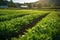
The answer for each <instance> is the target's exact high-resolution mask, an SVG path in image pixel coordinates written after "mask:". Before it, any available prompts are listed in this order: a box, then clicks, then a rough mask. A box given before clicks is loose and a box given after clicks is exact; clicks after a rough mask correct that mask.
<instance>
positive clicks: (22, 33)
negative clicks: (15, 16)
mask: <svg viewBox="0 0 60 40" xmlns="http://www.w3.org/2000/svg"><path fill="white" fill-rule="evenodd" d="M48 14H49V13H47V14H45V15H43V16H39V17H38V18H37V19H36V20H33V22H32V23H30V24H29V25H27V26H25V27H24V28H23V29H22V30H21V31H19V34H20V35H24V32H26V29H29V28H32V27H34V26H35V25H36V24H37V23H38V22H39V21H41V20H42V19H43V18H44V17H46V16H47V15H48Z"/></svg>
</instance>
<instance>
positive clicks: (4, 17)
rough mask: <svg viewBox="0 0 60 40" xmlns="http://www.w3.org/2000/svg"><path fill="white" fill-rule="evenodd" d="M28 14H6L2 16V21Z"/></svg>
mask: <svg viewBox="0 0 60 40" xmlns="http://www.w3.org/2000/svg"><path fill="white" fill-rule="evenodd" d="M25 15H28V14H21V13H20V14H19V13H18V14H12V15H5V16H0V22H3V21H6V20H11V19H13V18H17V17H22V16H25Z"/></svg>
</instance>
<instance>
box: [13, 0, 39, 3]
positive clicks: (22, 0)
mask: <svg viewBox="0 0 60 40" xmlns="http://www.w3.org/2000/svg"><path fill="white" fill-rule="evenodd" d="M35 1H38V0H13V2H17V3H24V2H28V3H30V2H35Z"/></svg>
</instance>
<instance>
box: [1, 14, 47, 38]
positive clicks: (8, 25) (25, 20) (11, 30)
mask: <svg viewBox="0 0 60 40" xmlns="http://www.w3.org/2000/svg"><path fill="white" fill-rule="evenodd" d="M45 14H48V13H39V14H31V15H27V16H24V17H21V18H20V17H18V18H15V19H12V20H10V21H5V22H1V23H0V38H1V36H3V37H7V38H8V37H11V36H12V35H14V34H15V33H18V31H21V30H22V29H23V28H25V27H27V25H29V24H30V23H32V22H33V21H34V20H36V19H37V18H38V17H40V16H43V15H45ZM15 35H16V34H15Z"/></svg>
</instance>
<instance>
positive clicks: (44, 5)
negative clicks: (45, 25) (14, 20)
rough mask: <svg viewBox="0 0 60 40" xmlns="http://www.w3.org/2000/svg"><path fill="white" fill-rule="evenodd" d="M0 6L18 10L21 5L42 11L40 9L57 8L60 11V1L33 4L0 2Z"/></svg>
mask: <svg viewBox="0 0 60 40" xmlns="http://www.w3.org/2000/svg"><path fill="white" fill-rule="evenodd" d="M1 5H7V6H8V7H13V8H20V6H21V5H24V6H28V7H29V8H32V9H42V8H44V9H45V8H47V9H48V8H52V9H54V8H57V9H60V0H42V1H41V0H40V1H37V2H34V3H24V4H20V3H14V2H13V1H12V0H10V1H8V0H0V6H1Z"/></svg>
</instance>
